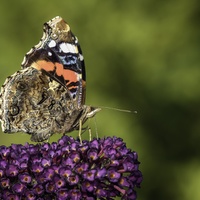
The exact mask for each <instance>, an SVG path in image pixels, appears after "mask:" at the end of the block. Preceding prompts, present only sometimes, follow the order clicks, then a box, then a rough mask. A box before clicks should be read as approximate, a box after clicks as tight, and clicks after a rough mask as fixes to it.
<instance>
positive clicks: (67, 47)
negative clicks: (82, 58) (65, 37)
mask: <svg viewBox="0 0 200 200" xmlns="http://www.w3.org/2000/svg"><path fill="white" fill-rule="evenodd" d="M60 49H61V50H62V51H63V52H64V53H78V49H77V47H76V46H75V45H73V44H69V43H61V44H60Z"/></svg>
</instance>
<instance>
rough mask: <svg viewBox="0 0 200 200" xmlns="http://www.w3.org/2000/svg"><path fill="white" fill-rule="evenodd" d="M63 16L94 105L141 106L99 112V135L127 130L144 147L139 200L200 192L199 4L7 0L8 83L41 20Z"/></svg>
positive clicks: (4, 72)
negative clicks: (79, 54)
mask: <svg viewBox="0 0 200 200" xmlns="http://www.w3.org/2000/svg"><path fill="white" fill-rule="evenodd" d="M56 15H60V16H62V17H63V18H64V19H65V20H66V21H67V22H68V23H69V24H70V26H71V28H72V31H73V32H74V33H75V34H76V35H77V36H78V38H79V41H80V43H81V46H82V50H83V53H84V57H85V61H86V67H87V69H86V70H87V104H91V105H94V106H98V105H101V106H108V107H116V108H122V109H130V110H137V111H138V114H134V113H132V114H128V113H123V112H117V111H113V110H110V109H103V111H102V112H101V113H99V114H98V116H97V117H96V121H97V130H98V133H99V135H100V137H103V136H104V135H106V136H108V135H110V136H112V135H116V136H118V137H122V138H123V139H124V141H125V142H126V143H127V145H128V146H129V147H130V148H132V149H134V150H136V151H137V152H138V153H139V160H140V161H141V166H140V169H141V170H142V172H143V175H144V181H143V184H142V188H141V189H140V190H138V199H139V200H146V199H148V200H151V199H152V200H153V199H162V200H165V199H166V200H168V199H174V200H175V199H176V200H179V199H181V200H188V199H199V198H200V193H199V188H198V187H199V184H200V170H199V169H200V159H199V156H200V148H199V142H200V134H199V132H200V125H199V124H200V115H199V111H200V109H199V108H200V90H199V84H200V56H199V52H200V37H199V36H200V28H199V20H200V6H199V2H198V1H197V0H190V1H187V0H176V1H172V0H169V1H159V0H151V1H150V0H146V1H145V0H140V1H139V0H138V1H132V0H124V1H114V0H110V1H97V0H85V1H81V0H77V1H67V0H59V1H56V2H55V1H47V0H46V1H39V0H35V1H30V0H29V1H22V0H18V1H12V2H11V1H2V2H1V6H0V27H1V32H0V44H1V46H0V51H1V53H0V66H1V67H0V83H1V84H3V83H4V81H5V79H6V77H7V76H9V75H11V74H13V73H14V72H15V71H17V70H19V69H20V63H21V61H22V59H23V56H24V54H25V53H26V52H27V51H28V50H29V49H30V48H31V47H32V46H33V45H35V44H37V43H38V41H39V39H40V38H41V36H42V24H43V23H44V22H46V21H48V20H50V19H51V18H53V17H55V16H56ZM89 123H90V126H92V127H93V133H95V127H96V126H95V125H94V124H95V123H94V121H93V120H90V122H89ZM72 135H73V136H74V137H76V135H77V133H72ZM59 137H60V136H59ZM85 137H86V138H87V137H88V136H87V134H85ZM0 138H1V139H0V144H1V145H10V144H11V143H24V142H26V141H28V142H30V140H29V138H30V137H29V136H28V135H26V134H21V133H18V134H11V135H8V134H4V133H1V134H0ZM57 138H58V136H53V137H52V139H51V141H54V140H57Z"/></svg>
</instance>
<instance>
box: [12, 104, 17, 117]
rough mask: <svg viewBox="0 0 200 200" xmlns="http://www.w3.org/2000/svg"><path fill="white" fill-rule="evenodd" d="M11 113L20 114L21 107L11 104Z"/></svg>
mask: <svg viewBox="0 0 200 200" xmlns="http://www.w3.org/2000/svg"><path fill="white" fill-rule="evenodd" d="M10 114H11V115H12V116H15V115H17V114H19V107H18V106H16V105H13V106H11V108H10Z"/></svg>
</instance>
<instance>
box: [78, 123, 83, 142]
mask: <svg viewBox="0 0 200 200" xmlns="http://www.w3.org/2000/svg"><path fill="white" fill-rule="evenodd" d="M81 135H82V120H81V119H80V120H79V132H78V137H79V140H80V143H81V145H82V138H81Z"/></svg>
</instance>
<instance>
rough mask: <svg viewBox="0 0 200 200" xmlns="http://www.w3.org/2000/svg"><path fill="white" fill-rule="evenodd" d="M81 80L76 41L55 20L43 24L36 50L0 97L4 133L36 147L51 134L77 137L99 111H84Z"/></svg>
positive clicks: (88, 108) (87, 108) (82, 68)
mask: <svg viewBox="0 0 200 200" xmlns="http://www.w3.org/2000/svg"><path fill="white" fill-rule="evenodd" d="M85 92H86V74H85V65H84V59H83V55H82V51H81V48H80V45H79V43H78V39H77V38H76V36H75V35H74V34H73V33H72V32H71V30H70V27H69V25H68V24H67V23H66V22H65V21H64V20H63V19H62V18H61V17H55V18H53V19H52V20H50V21H49V22H47V23H45V24H44V33H43V37H42V38H41V40H40V42H39V44H37V45H36V46H34V47H33V48H32V49H31V50H30V51H29V52H28V53H27V54H26V55H25V57H24V60H23V62H22V69H21V70H20V71H17V72H16V73H15V74H13V75H12V76H10V77H8V78H7V79H6V81H5V83H4V85H3V86H2V88H1V93H0V104H1V105H0V106H1V110H0V120H1V123H2V130H3V131H4V132H5V133H13V132H21V131H22V132H25V133H28V134H31V140H32V141H36V142H41V141H44V140H47V139H48V138H49V137H50V136H51V135H53V134H54V133H68V132H71V131H73V130H79V136H80V135H81V131H82V128H81V127H82V124H83V123H84V122H85V121H86V120H87V119H88V118H90V117H93V116H94V115H95V114H96V113H97V112H98V111H100V108H96V107H91V106H87V105H85Z"/></svg>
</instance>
